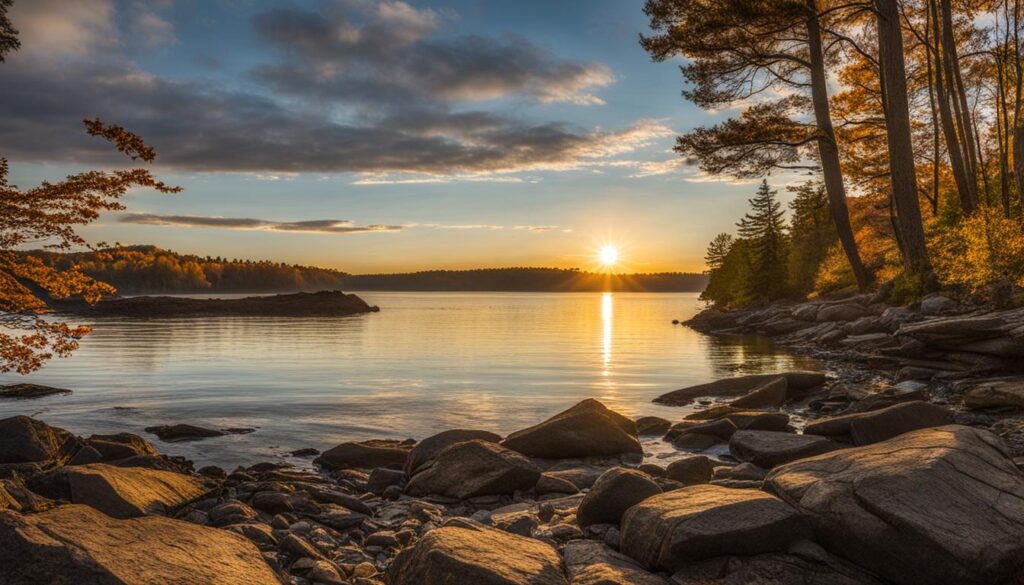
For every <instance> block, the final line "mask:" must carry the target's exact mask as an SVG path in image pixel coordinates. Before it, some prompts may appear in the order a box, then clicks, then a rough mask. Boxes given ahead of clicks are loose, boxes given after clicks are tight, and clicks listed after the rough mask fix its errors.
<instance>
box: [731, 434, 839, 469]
mask: <svg viewBox="0 0 1024 585" xmlns="http://www.w3.org/2000/svg"><path fill="white" fill-rule="evenodd" d="M841 447H842V445H840V444H839V443H836V442H835V441H833V440H831V439H828V438H825V437H818V436H815V435H797V434H794V433H779V432H775V431H736V434H735V435H733V436H732V439H730V440H729V452H730V453H732V456H733V457H735V458H737V459H739V460H740V461H746V462H749V463H753V464H754V465H757V466H758V467H763V468H765V469H771V468H772V467H775V466H776V465H782V464H783V463H789V462H790V461H796V460H797V459H804V458H806V457H813V456H814V455H821V454H822V453H828V452H829V451H835V450H836V449H839V448H841Z"/></svg>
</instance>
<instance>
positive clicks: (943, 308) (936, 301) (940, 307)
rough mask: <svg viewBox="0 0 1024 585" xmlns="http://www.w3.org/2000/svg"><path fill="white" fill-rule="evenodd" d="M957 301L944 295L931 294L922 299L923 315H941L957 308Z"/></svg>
mask: <svg viewBox="0 0 1024 585" xmlns="http://www.w3.org/2000/svg"><path fill="white" fill-rule="evenodd" d="M956 307H957V304H956V301H954V300H952V299H950V298H947V297H944V296H942V295H931V296H929V297H926V298H924V299H921V314H922V315H941V314H943V313H948V312H950V311H954V310H956Z"/></svg>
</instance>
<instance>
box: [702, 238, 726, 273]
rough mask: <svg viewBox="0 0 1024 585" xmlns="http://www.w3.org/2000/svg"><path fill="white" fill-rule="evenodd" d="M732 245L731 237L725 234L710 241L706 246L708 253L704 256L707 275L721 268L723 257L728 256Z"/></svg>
mask: <svg viewBox="0 0 1024 585" xmlns="http://www.w3.org/2000/svg"><path fill="white" fill-rule="evenodd" d="M732 243H733V237H732V236H731V235H729V234H727V233H721V234H718V235H717V236H715V239H713V240H711V243H710V244H708V252H707V254H705V255H704V262H705V263H706V264H707V266H708V270H707V272H708V274H710V273H712V272H714V271H715V270H718V269H719V268H721V267H722V263H724V262H725V257H726V256H727V255H728V254H729V249H730V248H732Z"/></svg>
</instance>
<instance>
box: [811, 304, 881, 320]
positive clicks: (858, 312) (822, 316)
mask: <svg viewBox="0 0 1024 585" xmlns="http://www.w3.org/2000/svg"><path fill="white" fill-rule="evenodd" d="M870 314H871V311H869V310H867V309H865V308H864V307H862V306H860V305H855V304H852V303H849V304H839V305H826V306H824V307H822V308H821V309H820V310H819V311H818V314H817V315H816V316H815V320H816V321H817V322H818V323H825V322H828V321H842V322H844V323H849V322H851V321H856V320H857V319H860V318H861V317H866V316H868V315H870Z"/></svg>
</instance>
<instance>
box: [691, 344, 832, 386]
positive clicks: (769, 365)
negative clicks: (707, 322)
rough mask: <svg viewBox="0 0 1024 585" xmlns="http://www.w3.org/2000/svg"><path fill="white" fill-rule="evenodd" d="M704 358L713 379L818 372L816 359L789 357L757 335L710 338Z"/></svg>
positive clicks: (788, 353)
mask: <svg viewBox="0 0 1024 585" xmlns="http://www.w3.org/2000/svg"><path fill="white" fill-rule="evenodd" d="M708 359H709V363H710V365H711V369H712V371H713V372H714V374H715V376H716V377H731V376H735V375H737V374H759V373H764V372H776V371H779V370H785V369H793V368H796V369H820V364H818V363H817V361H816V360H814V359H812V358H809V357H806V356H800V355H796V354H793V353H791V352H789V351H787V350H786V349H785V348H782V347H779V346H777V345H775V344H774V343H772V342H771V340H770V339H768V338H767V337H762V336H759V335H729V336H710V337H708Z"/></svg>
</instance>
